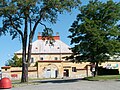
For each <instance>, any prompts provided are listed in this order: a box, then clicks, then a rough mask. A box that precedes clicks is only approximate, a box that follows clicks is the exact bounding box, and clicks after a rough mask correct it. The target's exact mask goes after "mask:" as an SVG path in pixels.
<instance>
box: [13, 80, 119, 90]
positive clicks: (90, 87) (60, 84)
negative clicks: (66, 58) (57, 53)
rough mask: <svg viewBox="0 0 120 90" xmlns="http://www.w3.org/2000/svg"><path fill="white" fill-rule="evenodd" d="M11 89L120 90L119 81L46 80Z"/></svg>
mask: <svg viewBox="0 0 120 90" xmlns="http://www.w3.org/2000/svg"><path fill="white" fill-rule="evenodd" d="M11 90H120V81H119V80H118V81H115V80H114V81H111V80H110V81H86V80H78V79H74V80H72V79H70V80H47V81H37V84H32V85H23V86H19V87H14V88H11Z"/></svg>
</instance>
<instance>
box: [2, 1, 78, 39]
mask: <svg viewBox="0 0 120 90" xmlns="http://www.w3.org/2000/svg"><path fill="white" fill-rule="evenodd" d="M79 5H80V0H72V1H69V0H0V17H3V21H2V22H3V26H2V27H0V31H1V32H5V31H9V32H10V35H12V38H13V39H14V38H16V36H17V35H19V34H22V33H23V32H24V29H23V30H21V28H22V27H23V26H24V27H26V26H25V25H24V24H25V20H27V23H26V25H27V27H28V24H30V31H33V30H34V29H35V28H36V27H37V24H38V23H39V25H43V22H50V23H52V24H54V23H56V20H57V17H58V14H63V12H65V11H66V12H71V9H72V8H76V7H77V6H79ZM36 23H37V24H36ZM31 25H34V26H33V28H32V26H31ZM43 26H45V24H44V25H43ZM25 29H28V28H25ZM46 30H47V29H46Z"/></svg>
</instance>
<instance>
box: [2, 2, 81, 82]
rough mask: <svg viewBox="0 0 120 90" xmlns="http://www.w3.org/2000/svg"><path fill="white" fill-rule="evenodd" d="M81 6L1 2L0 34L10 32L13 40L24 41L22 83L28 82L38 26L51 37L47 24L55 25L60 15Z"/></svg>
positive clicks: (77, 4) (75, 3) (71, 3)
mask: <svg viewBox="0 0 120 90" xmlns="http://www.w3.org/2000/svg"><path fill="white" fill-rule="evenodd" d="M79 5H80V0H0V17H2V22H3V26H2V27H0V32H2V33H5V32H10V34H11V35H12V38H13V39H14V38H16V37H17V36H20V37H21V40H22V78H21V82H27V81H28V66H29V62H30V59H31V48H32V40H33V37H34V34H35V31H36V28H37V26H38V25H41V26H43V27H44V30H43V31H44V32H43V35H44V36H51V35H52V33H53V32H52V30H51V28H48V27H47V26H46V25H45V22H50V23H52V24H54V23H56V21H57V18H58V14H63V12H71V10H72V9H73V8H77V7H78V6H79ZM2 33H0V34H2ZM48 39H49V38H48ZM27 45H28V48H27Z"/></svg>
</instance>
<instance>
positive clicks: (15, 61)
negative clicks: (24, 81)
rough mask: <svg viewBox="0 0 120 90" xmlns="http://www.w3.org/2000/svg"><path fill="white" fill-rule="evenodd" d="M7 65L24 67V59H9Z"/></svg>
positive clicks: (14, 57)
mask: <svg viewBox="0 0 120 90" xmlns="http://www.w3.org/2000/svg"><path fill="white" fill-rule="evenodd" d="M5 65H6V66H12V67H22V58H18V57H17V55H14V56H13V58H11V59H9V60H8V61H7V63H6V64H5Z"/></svg>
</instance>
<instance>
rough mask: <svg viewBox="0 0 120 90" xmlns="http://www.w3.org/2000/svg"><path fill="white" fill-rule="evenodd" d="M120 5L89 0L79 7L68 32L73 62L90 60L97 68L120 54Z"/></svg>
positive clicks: (110, 0)
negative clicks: (71, 45)
mask: <svg viewBox="0 0 120 90" xmlns="http://www.w3.org/2000/svg"><path fill="white" fill-rule="evenodd" d="M119 8H120V2H118V3H116V2H113V1H112V0H109V1H107V2H101V1H99V0H91V1H89V3H88V4H87V5H83V6H81V8H80V14H78V15H77V18H76V20H75V21H74V22H73V24H72V26H71V28H70V29H69V31H70V32H71V35H69V36H68V37H69V38H70V39H71V44H73V45H74V46H73V47H72V48H71V50H72V51H73V54H72V55H71V56H70V57H69V58H70V59H72V61H74V62H81V61H89V62H92V63H94V64H95V65H96V72H97V70H98V64H99V63H101V62H105V61H106V60H109V58H110V57H111V56H113V55H115V54H118V53H120V41H119V40H120V39H119V37H120V25H119V23H120V22H119V21H120V9H119Z"/></svg>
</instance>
